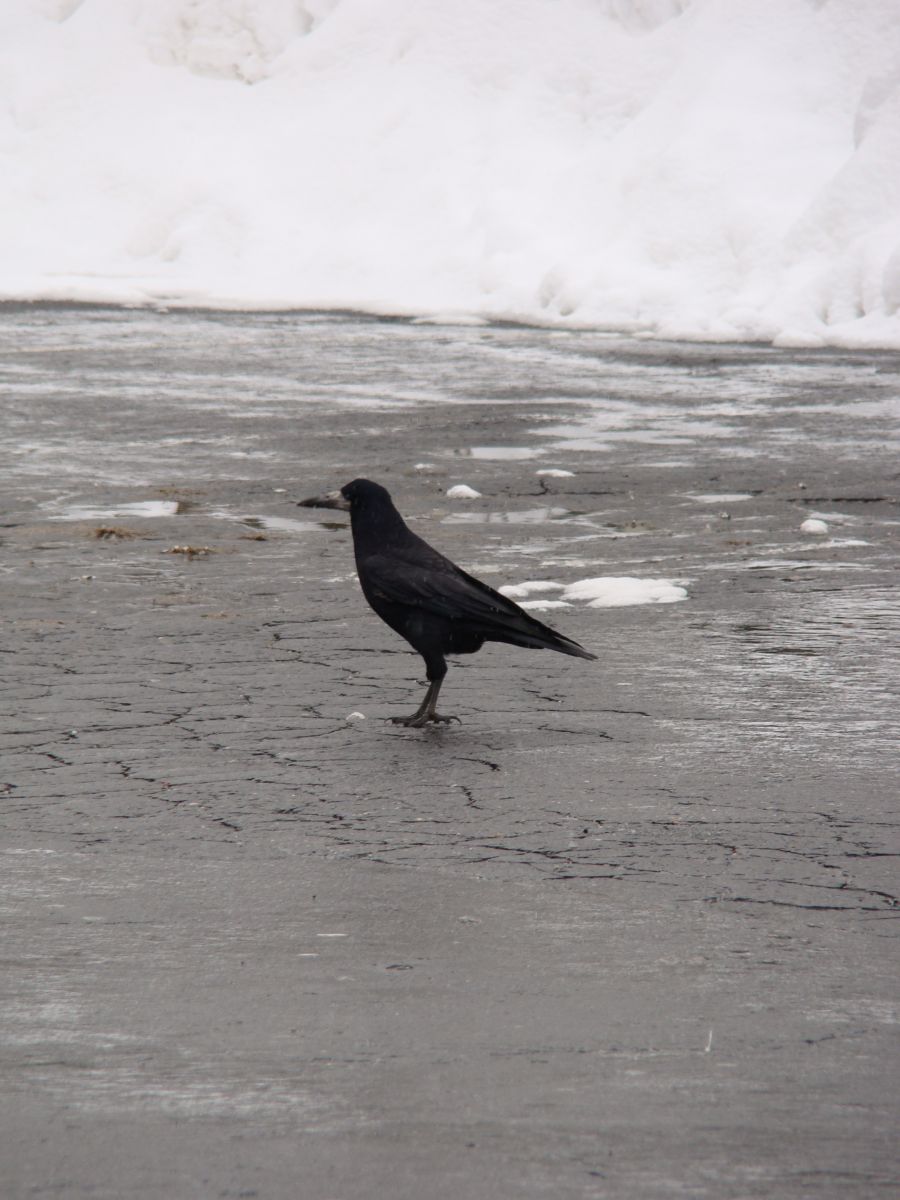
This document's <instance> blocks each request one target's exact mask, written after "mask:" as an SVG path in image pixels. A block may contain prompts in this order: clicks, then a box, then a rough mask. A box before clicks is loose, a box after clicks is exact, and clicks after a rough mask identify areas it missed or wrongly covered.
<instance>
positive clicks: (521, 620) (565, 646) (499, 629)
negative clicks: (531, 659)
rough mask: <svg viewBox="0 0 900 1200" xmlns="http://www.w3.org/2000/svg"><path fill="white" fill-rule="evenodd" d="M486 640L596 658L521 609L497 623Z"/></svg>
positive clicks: (576, 656) (576, 643)
mask: <svg viewBox="0 0 900 1200" xmlns="http://www.w3.org/2000/svg"><path fill="white" fill-rule="evenodd" d="M517 607H518V606H517ZM488 638H489V639H490V640H491V641H494V642H508V643H509V644H510V645H512V646H526V647H529V648H530V649H532V650H558V651H559V653H560V654H571V655H573V656H574V657H575V658H590V659H596V657H597V655H596V654H591V652H590V650H585V648H584V646H581V645H579V643H578V642H576V641H575V640H574V639H573V638H569V637H566V636H565V634H563V633H557V632H556V630H555V629H551V628H550V626H549V625H544V624H543V622H542V621H538V620H536V619H535V618H534V617H532V616H530V615H529V614H528V613H526V612H524V611H523V610H522V609H519V611H518V612H517V613H516V614H515V615H514V616H510V617H507V618H506V619H505V620H503V621H500V622H498V623H497V624H496V625H495V626H494V628H493V629H492V630H491V632H490V633H489V634H488Z"/></svg>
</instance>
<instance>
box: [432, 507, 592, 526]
mask: <svg viewBox="0 0 900 1200" xmlns="http://www.w3.org/2000/svg"><path fill="white" fill-rule="evenodd" d="M582 519H583V518H581V517H580V516H579V514H578V513H573V512H572V511H571V510H570V509H568V508H551V507H547V506H544V507H541V508H520V509H513V510H512V511H511V512H465V513H450V515H449V516H446V517H444V518H443V520H442V521H441V524H442V525H541V524H543V523H544V522H545V521H579V520H582Z"/></svg>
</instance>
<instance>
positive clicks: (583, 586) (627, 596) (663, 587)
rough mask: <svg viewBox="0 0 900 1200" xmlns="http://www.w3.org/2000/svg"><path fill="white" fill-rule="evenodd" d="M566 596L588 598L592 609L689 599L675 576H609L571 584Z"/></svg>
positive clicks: (581, 580)
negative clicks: (642, 577) (673, 577)
mask: <svg viewBox="0 0 900 1200" xmlns="http://www.w3.org/2000/svg"><path fill="white" fill-rule="evenodd" d="M563 597H564V598H565V599H566V600H587V602H588V604H589V606H590V607H591V608H624V607H625V606H626V605H629V604H674V603H675V602H676V601H678V600H686V599H687V590H686V589H685V588H683V587H682V586H681V585H680V584H678V583H676V582H675V581H674V580H672V579H635V578H634V577H633V576H630V575H619V576H616V575H609V576H606V577H602V576H601V577H598V578H595V579H579V580H578V581H577V582H576V583H570V584H569V586H568V587H567V588H566V589H565V591H564V592H563Z"/></svg>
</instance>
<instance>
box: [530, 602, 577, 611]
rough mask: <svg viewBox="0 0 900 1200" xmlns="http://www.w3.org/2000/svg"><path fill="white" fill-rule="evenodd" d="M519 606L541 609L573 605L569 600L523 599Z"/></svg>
mask: <svg viewBox="0 0 900 1200" xmlns="http://www.w3.org/2000/svg"><path fill="white" fill-rule="evenodd" d="M519 607H520V608H528V609H535V610H540V609H550V608H571V607H572V605H571V604H570V603H569V602H568V600H523V601H522V602H521V604H520V605H519Z"/></svg>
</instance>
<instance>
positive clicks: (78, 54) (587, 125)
mask: <svg viewBox="0 0 900 1200" xmlns="http://www.w3.org/2000/svg"><path fill="white" fill-rule="evenodd" d="M898 28H900V0H828V2H827V3H825V2H823V0H454V3H452V4H448V3H447V2H446V0H415V3H409V2H408V0H378V2H377V3H376V2H373V0H5V3H0V205H2V211H3V214H4V218H3V221H2V223H0V298H2V297H7V298H50V299H79V300H102V301H116V302H126V303H156V304H166V305H177V304H181V305H185V304H204V305H213V306H221V307H240V308H261V307H269V306H275V307H340V308H348V309H365V310H368V311H371V312H376V313H386V312H391V313H399V314H407V315H410V316H414V317H420V318H426V319H432V320H437V321H444V322H458V323H463V322H466V321H471V320H472V319H480V320H484V319H499V318H502V319H513V320H525V321H532V322H538V323H549V324H555V325H560V326H572V327H579V326H594V327H604V328H608V329H618V330H626V331H633V332H635V333H638V334H645V335H646V334H656V335H659V336H663V337H671V338H707V339H723V340H732V339H740V338H755V339H764V340H770V341H774V342H775V343H776V344H778V345H782V346H816V345H822V344H831V345H840V346H850V347H852V346H886V347H900V313H898V310H900V35H898Z"/></svg>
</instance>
